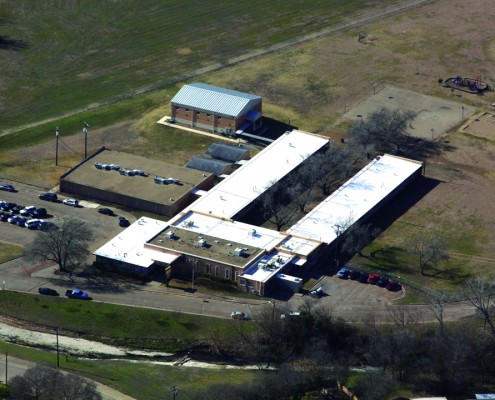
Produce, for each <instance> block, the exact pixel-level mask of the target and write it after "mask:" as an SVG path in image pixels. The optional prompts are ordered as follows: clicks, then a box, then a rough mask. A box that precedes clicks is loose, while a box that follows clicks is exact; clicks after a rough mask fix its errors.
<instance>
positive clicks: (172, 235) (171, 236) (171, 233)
mask: <svg viewBox="0 0 495 400" xmlns="http://www.w3.org/2000/svg"><path fill="white" fill-rule="evenodd" d="M165 236H166V237H167V238H168V239H173V238H174V232H172V231H168V232H167V233H166V234H165Z"/></svg>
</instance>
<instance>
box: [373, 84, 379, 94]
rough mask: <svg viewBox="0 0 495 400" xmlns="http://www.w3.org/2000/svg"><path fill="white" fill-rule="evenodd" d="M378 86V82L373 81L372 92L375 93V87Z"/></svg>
mask: <svg viewBox="0 0 495 400" xmlns="http://www.w3.org/2000/svg"><path fill="white" fill-rule="evenodd" d="M377 86H378V83H376V82H375V83H373V94H376V87H377Z"/></svg>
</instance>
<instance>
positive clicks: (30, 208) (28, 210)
mask: <svg viewBox="0 0 495 400" xmlns="http://www.w3.org/2000/svg"><path fill="white" fill-rule="evenodd" d="M34 210H36V207H35V206H28V207H24V208H23V209H22V210H21V211H20V214H21V215H31V213H32V212H33V211H34Z"/></svg>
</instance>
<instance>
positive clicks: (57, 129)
mask: <svg viewBox="0 0 495 400" xmlns="http://www.w3.org/2000/svg"><path fill="white" fill-rule="evenodd" d="M55 136H56V138H57V144H56V145H55V165H56V166H57V165H58V137H59V136H60V129H59V127H58V126H57V128H55Z"/></svg>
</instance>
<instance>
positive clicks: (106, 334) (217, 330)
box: [0, 291, 254, 351]
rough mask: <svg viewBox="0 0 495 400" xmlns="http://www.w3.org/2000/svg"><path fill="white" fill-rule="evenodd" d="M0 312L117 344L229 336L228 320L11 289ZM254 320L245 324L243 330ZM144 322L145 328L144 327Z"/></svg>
mask: <svg viewBox="0 0 495 400" xmlns="http://www.w3.org/2000/svg"><path fill="white" fill-rule="evenodd" d="M0 302H1V304H2V313H3V314H6V315H9V316H11V317H14V318H17V319H21V320H27V321H31V322H33V323H36V324H41V325H45V326H48V327H52V328H54V329H55V328H56V327H60V328H61V329H66V330H69V331H73V332H78V333H79V334H80V335H81V336H82V337H85V338H91V339H93V340H100V341H103V342H105V343H109V344H115V345H126V346H131V347H139V348H153V349H161V350H165V351H179V350H184V349H187V348H190V347H191V346H194V345H197V344H200V343H203V342H205V341H207V340H208V338H210V337H211V335H216V334H221V335H222V336H225V337H229V336H231V337H233V336H235V335H236V334H237V329H236V327H235V325H234V324H233V323H232V321H230V320H227V319H220V318H210V317H203V316H198V315H190V314H182V313H177V312H166V311H160V310H151V309H144V308H138V307H126V306H119V305H113V304H105V303H96V302H95V303H93V302H90V301H77V300H69V299H65V298H51V297H43V296H38V295H32V294H27V293H18V292H10V291H1V292H0ZM252 325H253V324H252V323H250V322H248V323H247V324H244V326H245V328H246V329H247V330H249V329H254V326H253V327H251V326H252ZM143 326H145V327H146V329H145V330H143Z"/></svg>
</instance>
